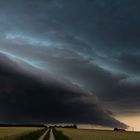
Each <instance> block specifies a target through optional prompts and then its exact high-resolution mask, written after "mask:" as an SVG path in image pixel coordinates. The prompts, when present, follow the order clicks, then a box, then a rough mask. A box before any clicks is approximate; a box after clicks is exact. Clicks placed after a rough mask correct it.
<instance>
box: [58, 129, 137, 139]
mask: <svg viewBox="0 0 140 140" xmlns="http://www.w3.org/2000/svg"><path fill="white" fill-rule="evenodd" d="M57 131H61V132H62V134H63V135H65V136H66V137H67V138H68V139H69V140H140V133H139V132H127V131H126V132H125V131H124V132H119V131H107V130H86V129H71V128H59V129H58V128H57Z"/></svg>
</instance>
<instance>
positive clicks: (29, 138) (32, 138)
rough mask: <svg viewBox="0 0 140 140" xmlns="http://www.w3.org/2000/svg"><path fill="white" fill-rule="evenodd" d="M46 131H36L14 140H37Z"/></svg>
mask: <svg viewBox="0 0 140 140" xmlns="http://www.w3.org/2000/svg"><path fill="white" fill-rule="evenodd" d="M45 131H46V129H41V130H37V131H34V132H30V133H28V134H26V135H21V136H20V137H18V138H15V139H14V140H37V139H38V138H39V137H40V136H41V135H43V133H44V132H45Z"/></svg>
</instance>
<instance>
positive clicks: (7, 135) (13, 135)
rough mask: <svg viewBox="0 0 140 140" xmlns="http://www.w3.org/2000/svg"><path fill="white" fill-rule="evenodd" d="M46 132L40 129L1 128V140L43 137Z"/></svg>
mask: <svg viewBox="0 0 140 140" xmlns="http://www.w3.org/2000/svg"><path fill="white" fill-rule="evenodd" d="M43 132H44V130H43V128H40V127H0V140H16V139H24V136H25V137H29V136H30V134H32V136H33V137H34V136H37V135H36V134H38V135H41V134H42V133H43Z"/></svg>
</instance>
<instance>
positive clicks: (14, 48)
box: [0, 0, 140, 130]
mask: <svg viewBox="0 0 140 140" xmlns="http://www.w3.org/2000/svg"><path fill="white" fill-rule="evenodd" d="M139 7H140V1H138V0H76V1H75V0H12V1H11V0H7V1H5V0H1V1H0V123H77V124H93V125H100V126H104V127H121V128H128V127H129V126H130V127H137V130H140V128H138V126H139V125H140V124H138V123H135V122H136V119H137V120H138V121H140V111H139V110H140V102H139V100H140V26H139V25H140V9H139ZM128 120H129V121H128Z"/></svg>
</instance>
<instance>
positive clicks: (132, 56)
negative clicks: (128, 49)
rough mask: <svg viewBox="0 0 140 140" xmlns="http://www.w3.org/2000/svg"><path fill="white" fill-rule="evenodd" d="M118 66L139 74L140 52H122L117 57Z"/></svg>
mask: <svg viewBox="0 0 140 140" xmlns="http://www.w3.org/2000/svg"><path fill="white" fill-rule="evenodd" d="M118 61H119V64H120V68H122V69H125V70H126V71H128V72H131V73H133V74H138V75H139V74H140V54H139V52H138V53H137V52H136V53H122V54H121V55H120V56H119V57H118Z"/></svg>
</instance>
